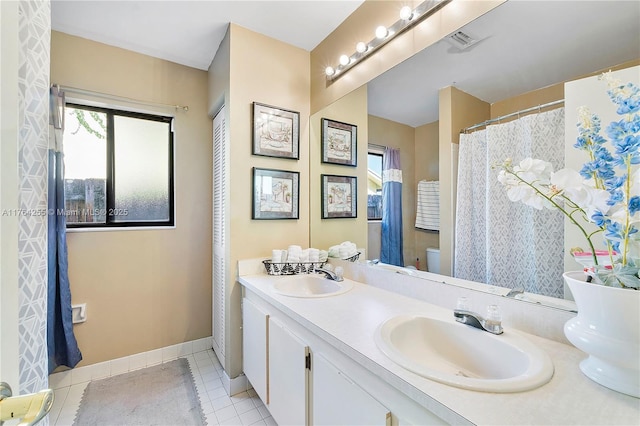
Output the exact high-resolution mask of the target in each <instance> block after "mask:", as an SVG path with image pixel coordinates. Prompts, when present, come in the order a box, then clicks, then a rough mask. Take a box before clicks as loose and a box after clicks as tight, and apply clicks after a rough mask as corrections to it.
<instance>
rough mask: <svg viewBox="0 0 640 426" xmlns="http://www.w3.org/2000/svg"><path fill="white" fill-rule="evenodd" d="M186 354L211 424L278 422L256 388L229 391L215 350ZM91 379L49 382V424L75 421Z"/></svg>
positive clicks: (65, 425) (263, 425) (264, 424)
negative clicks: (51, 397) (52, 396)
mask: <svg viewBox="0 0 640 426" xmlns="http://www.w3.org/2000/svg"><path fill="white" fill-rule="evenodd" d="M184 358H187V360H188V361H189V365H190V367H191V371H192V373H193V376H194V381H195V384H196V389H197V391H198V394H199V396H200V404H201V406H202V411H204V414H205V416H206V420H207V424H208V425H210V426H215V425H221V426H225V425H230V426H231V425H260V426H277V424H276V422H275V421H274V420H273V417H271V414H270V413H269V411H268V410H267V408H266V407H265V406H264V404H263V403H262V401H261V400H260V398H259V397H258V396H257V394H256V393H255V391H254V390H253V389H249V390H248V391H246V392H242V393H240V394H237V395H234V396H232V397H229V396H228V395H227V393H226V391H225V390H224V388H223V385H222V380H221V378H220V376H221V375H222V371H223V370H222V366H221V365H220V362H219V361H218V358H217V357H216V355H215V353H214V352H213V350H211V349H208V350H203V351H200V352H195V353H193V354H189V355H186V356H184ZM163 361H170V359H164V360H163ZM89 382H90V380H87V381H84V382H81V383H75V384H70V383H62V382H61V383H50V386H51V387H52V388H53V389H54V392H55V401H54V404H53V407H52V409H51V412H50V413H49V424H50V425H52V426H70V425H72V424H73V419H74V418H75V415H76V411H77V409H78V406H79V405H80V400H81V398H82V394H83V392H84V389H85V387H86V386H87V385H88V384H89Z"/></svg>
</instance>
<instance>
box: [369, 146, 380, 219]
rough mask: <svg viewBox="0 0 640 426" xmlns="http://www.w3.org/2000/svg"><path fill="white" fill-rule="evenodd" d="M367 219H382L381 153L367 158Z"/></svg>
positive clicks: (372, 154) (370, 154)
mask: <svg viewBox="0 0 640 426" xmlns="http://www.w3.org/2000/svg"><path fill="white" fill-rule="evenodd" d="M367 168H368V170H367V219H369V220H382V154H376V153H371V152H370V153H369V155H368V158H367Z"/></svg>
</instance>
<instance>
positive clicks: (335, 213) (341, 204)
mask: <svg viewBox="0 0 640 426" xmlns="http://www.w3.org/2000/svg"><path fill="white" fill-rule="evenodd" d="M320 178H321V179H322V218H323V219H337V218H344V217H358V208H357V198H358V197H357V195H358V194H357V178H356V177H355V176H336V175H320Z"/></svg>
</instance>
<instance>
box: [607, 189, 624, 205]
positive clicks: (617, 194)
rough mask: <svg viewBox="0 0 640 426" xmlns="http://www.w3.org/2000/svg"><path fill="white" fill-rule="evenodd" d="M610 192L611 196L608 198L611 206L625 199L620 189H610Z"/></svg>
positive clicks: (608, 203)
mask: <svg viewBox="0 0 640 426" xmlns="http://www.w3.org/2000/svg"><path fill="white" fill-rule="evenodd" d="M609 193H610V194H611V196H610V197H609V199H608V200H607V205H609V206H615V205H616V204H618V203H619V202H621V201H622V200H624V193H623V192H622V191H620V190H619V189H616V190H614V191H609Z"/></svg>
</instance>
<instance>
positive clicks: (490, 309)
mask: <svg viewBox="0 0 640 426" xmlns="http://www.w3.org/2000/svg"><path fill="white" fill-rule="evenodd" d="M484 328H485V330H488V331H491V332H492V333H494V334H501V333H502V312H500V307H499V306H498V305H489V306H487V317H486V318H485V320H484Z"/></svg>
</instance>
